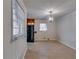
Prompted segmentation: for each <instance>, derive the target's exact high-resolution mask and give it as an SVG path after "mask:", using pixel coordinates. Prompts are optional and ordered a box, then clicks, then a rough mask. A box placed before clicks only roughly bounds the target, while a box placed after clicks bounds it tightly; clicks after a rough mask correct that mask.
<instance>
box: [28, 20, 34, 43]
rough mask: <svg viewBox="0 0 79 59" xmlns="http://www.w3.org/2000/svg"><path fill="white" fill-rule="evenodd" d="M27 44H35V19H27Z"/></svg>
mask: <svg viewBox="0 0 79 59" xmlns="http://www.w3.org/2000/svg"><path fill="white" fill-rule="evenodd" d="M27 42H34V19H27Z"/></svg>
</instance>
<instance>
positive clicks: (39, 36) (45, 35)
mask: <svg viewBox="0 0 79 59" xmlns="http://www.w3.org/2000/svg"><path fill="white" fill-rule="evenodd" d="M40 23H46V24H47V31H46V32H41V31H39V27H40ZM35 31H37V33H36V34H35V40H48V39H49V40H55V37H56V33H55V21H54V22H52V23H50V22H49V21H48V20H40V19H38V20H36V22H35Z"/></svg>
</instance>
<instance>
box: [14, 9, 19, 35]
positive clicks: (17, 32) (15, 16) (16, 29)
mask: <svg viewBox="0 0 79 59" xmlns="http://www.w3.org/2000/svg"><path fill="white" fill-rule="evenodd" d="M15 12H16V11H15V9H13V35H14V36H16V35H18V34H19V23H18V19H17V15H16V13H15Z"/></svg>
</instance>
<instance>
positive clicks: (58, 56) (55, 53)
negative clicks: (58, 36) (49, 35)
mask: <svg viewBox="0 0 79 59" xmlns="http://www.w3.org/2000/svg"><path fill="white" fill-rule="evenodd" d="M75 53H76V51H75V50H73V49H71V48H69V47H67V46H65V45H63V44H61V43H59V42H57V41H52V42H35V43H28V50H27V54H26V55H25V59H75V58H76V56H75Z"/></svg>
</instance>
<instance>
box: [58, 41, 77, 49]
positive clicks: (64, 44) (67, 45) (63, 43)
mask: <svg viewBox="0 0 79 59" xmlns="http://www.w3.org/2000/svg"><path fill="white" fill-rule="evenodd" d="M58 41H59V42H60V43H62V44H64V45H66V46H67V47H69V48H72V49H74V50H76V48H75V47H73V46H71V45H69V44H67V43H65V42H63V41H61V40H58Z"/></svg>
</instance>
